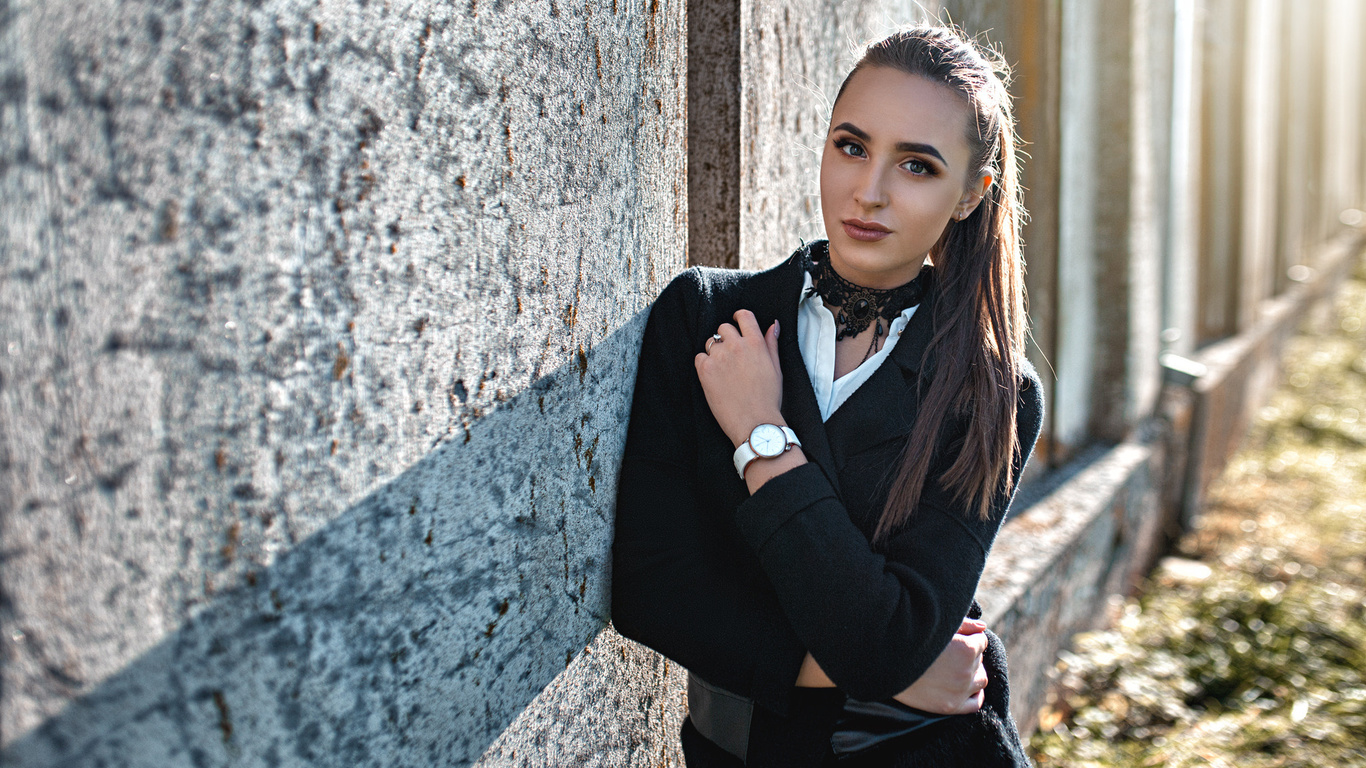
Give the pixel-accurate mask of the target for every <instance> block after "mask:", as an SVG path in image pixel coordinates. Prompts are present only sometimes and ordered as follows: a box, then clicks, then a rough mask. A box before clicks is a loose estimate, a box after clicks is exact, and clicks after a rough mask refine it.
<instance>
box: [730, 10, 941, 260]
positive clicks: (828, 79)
mask: <svg viewBox="0 0 1366 768" xmlns="http://www.w3.org/2000/svg"><path fill="white" fill-rule="evenodd" d="M740 6H741V11H742V14H741V25H740V26H741V30H742V32H743V35H744V36H743V38H742V40H741V51H742V56H741V67H742V77H741V82H742V83H743V88H742V90H741V94H740V97H741V105H742V112H741V117H740V130H739V136H740V153H739V162H740V173H739V179H740V190H741V192H740V199H739V203H740V210H739V217H740V218H739V232H740V245H739V247H740V258H739V262H738V263H739V266H740V267H742V268H744V269H758V268H762V267H766V266H771V265H773V264H775V263H777V262H779V261H782V260H783V259H785V258H787V257H788V256H790V255H791V254H792V251H794V250H796V248H797V246H798V245H799V244H800V242H801V240H803V239H805V240H811V239H813V238H818V237H824V236H825V225H824V224H823V223H822V221H821V211H820V158H821V147H822V146H823V145H824V143H825V132H826V128H827V126H828V123H829V120H830V107H831V105H832V104H833V103H834V99H835V93H836V91H838V90H839V85H840V82H841V81H843V79H844V76H845V74H847V73H848V72H849V70H850V69H851V68H853V65H854V62H855V61H856V60H857V57H858V53H859V46H861V45H862V44H864V43H867V42H870V41H872V40H875V39H877V38H879V37H882V36H883V35H885V34H887V33H888V32H891V31H892V30H893V29H894V28H895V27H897V26H904V25H907V24H912V23H916V22H920V21H924V20H925V18H926V13H927V12H932V11H933V9H934V4H933V3H921V4H917V3H915V2H913V0H892V1H890V2H877V1H876V0H800V1H798V0H755V1H754V2H742V3H740ZM922 6H923V7H922ZM927 9H928V10H927Z"/></svg>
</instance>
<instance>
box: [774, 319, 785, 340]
mask: <svg viewBox="0 0 1366 768" xmlns="http://www.w3.org/2000/svg"><path fill="white" fill-rule="evenodd" d="M782 332H783V327H782V326H781V325H778V320H777V319H776V318H775V319H774V320H773V338H775V339H776V338H778V334H780V333H782Z"/></svg>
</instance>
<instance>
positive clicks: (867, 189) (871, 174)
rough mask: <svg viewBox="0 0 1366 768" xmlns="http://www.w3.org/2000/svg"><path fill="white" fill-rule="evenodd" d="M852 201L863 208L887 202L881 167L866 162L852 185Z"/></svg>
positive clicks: (883, 204)
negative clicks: (855, 182) (856, 181)
mask: <svg viewBox="0 0 1366 768" xmlns="http://www.w3.org/2000/svg"><path fill="white" fill-rule="evenodd" d="M854 201H855V202H857V203H858V204H859V205H861V206H863V207H865V208H881V207H883V206H885V205H886V204H887V190H886V188H885V186H884V185H883V178H882V169H880V168H877V167H875V166H874V165H873V164H872V163H869V164H868V167H867V168H866V169H865V170H864V171H863V173H862V174H861V175H860V178H859V180H858V184H857V185H856V186H855V187H854Z"/></svg>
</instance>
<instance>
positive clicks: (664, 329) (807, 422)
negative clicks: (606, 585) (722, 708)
mask: <svg viewBox="0 0 1366 768" xmlns="http://www.w3.org/2000/svg"><path fill="white" fill-rule="evenodd" d="M808 247H809V248H824V247H825V243H824V241H817V242H815V243H812V244H810V245H808V246H804V248H808ZM802 256H803V253H802V251H801V250H800V249H799V250H798V252H797V253H795V254H793V256H792V257H791V258H790V259H788V260H787V261H785V262H783V263H782V264H780V265H778V266H776V267H774V268H772V269H769V270H766V271H762V272H738V271H730V270H718V269H708V268H693V269H689V270H687V271H686V272H684V273H682V274H680V275H679V276H678V277H677V278H675V279H674V280H673V282H671V283H670V284H669V286H668V287H667V288H665V289H664V291H663V292H662V293H661V294H660V296H659V298H658V300H657V301H656V302H655V304H654V307H653V309H652V310H651V313H650V317H649V321H648V323H647V325H646V329H645V335H644V340H643V342H642V345H641V351H640V364H639V369H638V372H637V376H636V384H635V397H634V401H633V403H632V408H631V422H630V425H629V429H628V433H627V440H626V448H625V452H624V456H623V459H622V466H621V475H620V483H619V486H618V495H617V517H616V532H615V539H614V542H613V549H612V551H613V578H612V620H613V624H614V626H615V627H616V629H617V631H618V632H620V633H621V634H623V635H625V636H626V637H630V638H632V639H635V640H637V641H639V642H641V643H643V644H645V645H647V646H649V647H651V648H654V649H655V650H657V651H659V652H660V653H662V654H664V655H665V656H666V657H668V658H670V659H672V660H674V661H676V662H678V663H680V664H682V665H683V666H684V667H686V668H687V669H688V670H690V671H691V672H693V673H694V674H696V675H698V676H700V677H701V678H703V679H705V680H707V681H708V682H710V683H712V684H714V685H718V686H721V687H722V688H726V689H728V690H730V691H733V692H735V693H738V694H740V695H742V696H745V697H748V698H751V699H753V700H754V702H755V703H756V705H757V706H759V707H762V708H764V709H766V710H768V711H769V712H771V713H773V714H774V715H776V716H779V717H781V716H783V715H785V714H786V713H787V710H788V705H789V700H790V698H791V694H792V691H793V683H794V681H795V680H796V678H797V673H798V671H799V669H800V667H801V662H802V659H803V658H804V657H805V655H806V653H807V652H808V650H809V651H810V653H811V655H812V656H813V657H815V659H816V661H817V662H818V663H819V664H820V666H821V668H822V669H823V670H824V671H825V672H826V673H827V674H828V675H829V676H830V678H831V680H833V681H834V682H835V684H836V685H837V686H838V687H839V689H840V690H842V691H843V692H844V693H845V694H847V695H849V696H850V697H853V698H856V699H862V700H879V699H887V698H890V697H892V696H894V695H895V694H897V693H899V692H901V691H902V690H904V689H906V688H907V687H908V686H910V685H911V683H913V682H914V681H915V680H916V679H917V678H918V677H920V675H921V674H923V673H924V671H925V670H926V669H927V668H928V667H929V666H930V664H931V663H932V662H933V661H934V660H935V659H936V658H937V657H938V655H939V653H940V652H941V651H942V650H943V649H944V647H945V646H946V645H947V644H948V642H949V640H950V639H951V638H952V636H953V634H954V632H955V631H956V630H957V629H958V626H959V624H960V622H961V620H962V618H963V617H964V616H965V615H966V614H967V612H968V610H969V606H970V605H971V603H972V602H973V593H974V591H975V589H976V586H977V581H978V579H979V577H980V576H981V573H982V568H983V565H984V564H985V562H986V557H987V552H988V551H989V550H990V547H991V543H992V541H993V539H994V538H995V535H996V532H997V530H998V528H999V526H1000V523H1001V521H1002V519H1003V518H1004V517H1005V512H1006V508H1007V506H1008V505H1009V502H1010V498H1011V497H1012V496H1013V494H1014V490H1015V489H1014V487H1011V488H1009V489H1007V490H1004V491H1002V492H1001V493H999V494H998V495H997V497H996V498H995V499H993V500H992V505H991V510H992V514H991V519H989V520H987V521H982V520H979V519H978V516H977V515H976V514H975V512H969V511H968V510H966V509H965V508H964V506H963V505H962V504H959V503H956V502H955V501H954V500H953V498H952V497H951V495H950V494H949V493H948V492H947V491H946V490H945V489H944V488H943V487H942V486H941V485H940V484H939V483H938V482H937V481H934V478H937V477H938V476H939V475H940V474H941V473H942V472H943V470H944V468H946V467H947V466H948V462H949V461H950V460H951V458H952V457H953V456H954V455H955V454H954V451H955V450H956V448H957V447H958V445H961V438H962V434H963V427H964V425H963V424H961V423H958V424H954V425H952V428H951V429H946V430H945V432H946V433H947V434H946V435H945V439H944V440H943V441H942V442H941V445H940V447H939V450H938V451H937V452H936V458H935V460H934V462H933V463H932V466H931V473H930V477H931V481H930V482H927V484H926V489H925V492H924V494H923V495H922V497H921V501H920V504H919V506H918V507H917V509H916V510H915V512H914V514H913V516H912V518H911V521H910V522H909V523H908V524H907V525H906V526H904V527H903V528H902V529H901V530H899V531H898V532H897V533H895V534H894V535H893V536H892V537H891V538H890V540H889V541H888V542H887V543H886V544H885V545H884V546H883V547H880V548H879V549H878V550H877V551H874V549H873V548H872V547H871V546H870V544H869V541H870V540H871V537H872V532H873V529H874V527H875V526H876V523H877V518H878V515H879V514H880V512H881V509H882V504H883V502H884V501H885V499H886V486H887V484H888V482H889V481H890V474H891V472H892V471H893V470H894V469H895V466H896V461H897V459H898V457H899V456H900V455H901V451H902V448H903V446H904V445H905V441H906V439H907V437H908V433H909V431H910V428H911V426H912V424H913V422H914V420H915V416H916V413H917V410H918V408H919V402H920V401H919V395H918V387H919V386H920V385H921V384H922V380H925V381H926V382H927V381H928V380H927V378H926V377H927V376H928V375H929V374H930V373H931V371H932V369H933V365H934V361H933V360H932V359H929V360H925V361H924V366H925V370H922V355H923V353H924V352H925V349H926V346H927V345H928V343H929V340H930V337H931V333H932V318H933V316H934V308H935V301H936V297H937V294H938V291H937V290H935V287H934V285H933V282H932V281H931V285H930V288H929V290H928V291H927V293H926V296H925V298H924V299H923V300H922V305H921V307H920V309H919V310H917V311H916V313H915V315H914V316H913V317H912V319H911V322H910V324H909V325H908V326H907V328H906V330H905V332H904V334H903V336H902V338H900V339H899V340H898V342H897V345H896V347H895V348H893V350H892V353H891V355H890V356H889V358H888V359H887V360H886V361H885V362H884V363H883V365H881V366H880V367H879V368H878V370H877V371H876V372H875V373H874V374H873V375H872V377H871V378H869V379H868V380H867V381H866V382H865V383H864V384H863V385H862V386H861V387H859V389H858V390H857V391H855V392H854V393H853V394H852V395H851V396H850V397H849V399H848V400H847V401H845V403H844V404H843V405H842V406H840V408H839V409H838V410H836V411H835V413H834V414H832V415H831V417H830V419H829V421H827V422H825V423H822V422H821V417H820V410H819V408H818V406H817V404H816V400H815V395H814V393H813V391H812V388H811V384H810V381H809V379H808V376H807V372H806V368H805V366H804V364H803V362H802V358H801V353H800V350H799V348H798V339H797V305H798V301H799V298H800V296H799V294H800V292H801V287H802V284H803V277H802V266H801V264H802ZM742 308H743V309H749V310H751V311H753V312H754V314H755V316H756V317H757V318H758V320H759V324H760V327H762V328H765V329H766V328H767V327H768V326H769V324H770V323H772V322H773V321H774V320H775V319H777V320H779V321H780V322H781V323H782V325H781V329H782V332H781V334H780V336H779V355H780V362H781V364H782V369H783V404H782V411H783V416H784V418H785V419H786V420H787V423H788V425H789V426H790V427H791V428H792V429H793V430H794V431H795V432H796V433H797V435H798V437H799V438H800V439H801V442H802V447H803V450H804V451H805V453H806V455H807V457H808V458H809V459H810V462H809V463H808V464H806V465H803V466H801V467H798V468H796V469H793V470H792V471H790V472H787V473H784V474H782V475H780V476H778V477H776V478H774V479H772V480H770V481H769V482H768V483H766V484H765V485H764V486H763V487H762V488H760V489H759V491H758V492H757V493H756V494H754V495H753V496H752V497H751V496H750V495H749V493H748V490H747V488H746V486H745V484H744V482H743V481H742V480H741V479H740V477H739V476H738V475H737V474H736V472H735V469H734V466H733V465H732V463H731V454H732V452H733V450H734V446H733V445H732V444H731V442H730V439H729V438H728V437H727V436H726V435H725V433H724V432H723V431H722V430H721V428H720V426H719V425H718V424H717V423H716V420H715V419H714V418H713V417H712V415H711V410H710V408H708V406H707V403H706V398H705V396H704V394H703V391H702V387H701V383H700V382H699V381H698V378H697V373H696V369H695V368H694V364H693V358H694V355H696V354H697V353H698V352H700V351H702V349H703V345H704V343H705V342H706V339H707V338H708V337H709V336H710V335H711V334H712V333H713V332H715V329H716V327H717V326H718V325H720V324H721V323H722V322H727V321H729V320H730V318H731V315H732V314H733V313H734V312H735V311H737V310H739V309H742ZM1042 416H1043V403H1042V398H1041V396H1040V387H1039V383H1038V379H1037V374H1036V373H1035V372H1034V370H1033V368H1032V367H1030V366H1028V365H1027V364H1026V366H1025V370H1024V381H1023V382H1022V387H1021V390H1020V401H1019V411H1018V425H1019V429H1018V436H1019V441H1020V446H1021V452H1022V455H1021V456H1020V457H1019V459H1018V460H1017V462H1016V466H1015V469H1016V473H1015V476H1016V477H1017V478H1018V477H1019V470H1020V469H1021V468H1022V467H1023V464H1024V462H1025V461H1026V460H1027V458H1028V455H1029V453H1030V451H1031V449H1032V447H1033V445H1034V442H1035V440H1036V439H1037V436H1038V433H1039V428H1040V425H1041V423H1042Z"/></svg>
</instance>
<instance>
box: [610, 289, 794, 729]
mask: <svg viewBox="0 0 1366 768" xmlns="http://www.w3.org/2000/svg"><path fill="white" fill-rule="evenodd" d="M699 293H700V289H699V287H698V285H697V273H696V272H693V271H689V272H685V273H684V274H683V275H681V276H680V277H679V278H677V279H675V280H674V282H672V283H671V284H670V285H669V286H668V287H667V288H666V289H665V290H664V291H663V292H662V293H661V294H660V296H659V298H658V299H657V300H656V302H655V304H654V306H653V308H652V309H651V312H650V317H649V319H648V321H647V323H646V327H645V335H644V339H643V341H642V344H641V352H640V363H639V368H638V370H637V374H636V384H635V394H634V400H633V402H632V407H631V421H630V424H629V427H628V430H627V440H626V448H625V451H624V455H623V458H622V464H621V474H620V479H619V481H618V490H617V511H616V530H615V534H614V538H613V543H612V566H613V570H612V623H613V625H614V627H615V628H616V630H617V631H618V632H620V633H621V634H622V635H624V636H626V637H629V638H632V639H634V640H637V641H639V642H641V643H643V644H645V645H647V646H649V647H651V648H654V649H655V650H657V651H659V652H660V653H663V654H664V655H665V656H667V657H668V658H670V659H672V660H674V661H676V662H678V663H680V664H682V665H683V666H684V667H687V668H688V669H689V670H691V671H693V672H695V673H697V674H698V675H699V676H701V677H702V678H703V679H705V680H707V681H709V682H711V683H713V684H715V685H719V686H721V687H723V688H726V689H727V690H730V691H734V692H735V693H738V694H740V695H742V696H746V697H748V698H751V699H753V700H754V701H755V702H756V703H758V704H760V705H762V706H764V707H766V708H767V709H770V710H772V711H774V712H778V713H780V714H782V713H785V712H786V711H787V700H788V694H789V692H790V691H791V689H792V686H793V683H794V682H795V681H796V678H797V674H798V672H799V670H800V668H801V663H802V660H803V659H804V658H805V656H806V648H805V646H804V645H802V643H801V641H800V640H799V639H798V637H797V634H796V633H795V632H794V631H793V629H792V626H791V624H790V623H789V622H788V620H787V618H786V617H785V616H784V614H783V609H782V606H781V605H780V604H779V602H778V599H777V595H776V594H775V593H774V592H773V591H772V589H769V588H767V587H766V585H764V584H763V583H762V576H760V578H759V580H758V582H756V580H755V578H754V575H755V573H757V569H756V568H755V567H754V566H753V562H752V561H753V556H752V555H750V554H749V553H748V552H746V551H744V547H743V544H741V543H740V542H739V541H738V537H737V536H736V534H735V533H734V530H733V527H732V528H731V530H730V531H724V530H723V529H721V528H718V526H717V521H719V520H728V518H729V517H730V516H731V514H732V511H726V510H708V509H705V508H704V504H705V502H704V498H705V494H704V493H702V492H701V489H700V488H699V481H698V471H697V442H698V436H697V431H698V426H697V419H696V417H695V412H694V407H695V398H694V393H693V392H692V387H693V383H694V382H695V381H696V378H697V374H696V369H695V368H694V365H693V355H694V354H695V352H696V351H697V350H696V349H694V347H695V346H696V344H695V342H694V337H695V336H696V334H697V330H696V328H695V325H696V323H697V316H698V315H697V312H698V307H697V303H698V302H699V301H700V297H699ZM727 539H729V541H730V545H731V547H732V549H730V550H728V549H727V546H726V544H727V542H726V540H727ZM737 554H738V555H739V556H740V557H737ZM742 560H748V561H750V565H749V566H748V567H749V571H748V572H747V571H746V569H745V567H744V566H742V564H741V561H742Z"/></svg>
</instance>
